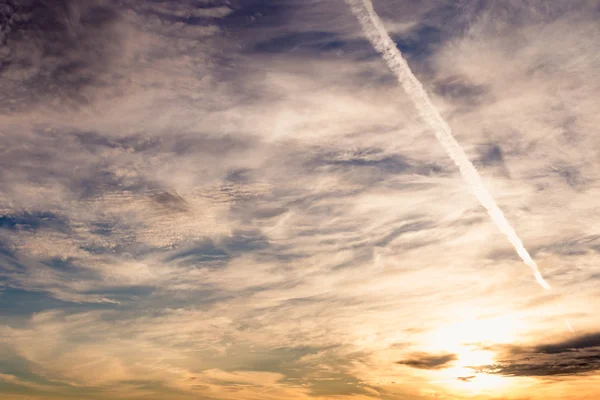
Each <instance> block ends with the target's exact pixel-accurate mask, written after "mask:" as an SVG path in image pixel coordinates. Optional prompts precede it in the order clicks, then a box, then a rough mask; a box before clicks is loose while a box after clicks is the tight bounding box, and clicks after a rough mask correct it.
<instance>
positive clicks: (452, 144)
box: [345, 0, 551, 290]
mask: <svg viewBox="0 0 600 400" xmlns="http://www.w3.org/2000/svg"><path fill="white" fill-rule="evenodd" d="M345 1H346V3H348V5H349V6H350V8H351V9H352V12H353V13H354V15H356V17H357V18H358V20H359V21H360V23H361V25H362V28H363V31H364V33H365V35H366V36H367V38H368V39H369V41H370V42H371V44H372V45H373V47H374V48H375V50H377V52H379V53H380V54H381V55H382V57H383V59H384V60H385V62H386V63H387V65H388V67H389V68H390V69H391V70H392V72H393V73H394V74H395V75H396V77H397V78H398V81H399V82H400V84H401V85H402V87H403V88H404V90H405V91H406V93H407V94H408V96H409V97H410V98H411V100H412V101H413V103H414V105H415V107H416V109H417V111H418V113H419V115H420V116H421V118H422V119H423V120H424V121H425V122H426V123H427V124H428V125H429V127H430V128H431V129H432V130H433V131H434V132H435V136H436V138H437V139H438V141H439V142H440V143H441V144H442V146H443V147H444V150H446V153H448V155H449V156H450V158H451V159H452V161H454V163H455V164H456V165H457V166H458V168H459V170H460V173H461V175H462V177H463V179H464V180H465V181H466V182H467V184H468V185H469V187H470V189H471V191H472V192H473V194H474V195H475V197H477V200H479V202H480V203H481V205H482V206H483V207H485V209H486V210H487V212H488V214H489V215H490V217H491V218H492V220H493V221H494V223H495V224H496V226H497V227H498V228H499V229H500V231H501V232H502V233H504V234H505V235H506V237H507V238H508V241H509V242H510V243H511V244H512V245H513V246H514V248H515V250H516V251H517V254H518V255H519V257H521V259H522V260H523V262H524V263H525V264H526V265H528V266H529V268H531V270H532V272H533V276H534V277H535V279H536V281H537V282H538V283H539V284H540V286H542V287H543V288H544V289H546V290H550V289H551V287H550V285H549V284H548V283H547V282H546V281H545V280H544V278H543V277H542V274H541V273H540V270H539V268H538V266H537V264H536V263H535V261H534V260H533V259H532V258H531V256H530V255H529V253H528V252H527V250H526V249H525V247H524V246H523V243H522V242H521V239H519V237H518V236H517V233H516V232H515V230H514V229H513V228H512V226H510V224H509V223H508V221H507V220H506V218H505V217H504V214H503V213H502V210H500V208H499V207H498V205H497V204H496V201H495V200H494V198H493V197H492V196H491V195H490V193H489V192H488V191H487V189H486V188H485V186H484V185H483V182H482V181H481V177H480V176H479V173H478V172H477V170H476V169H475V167H474V166H473V164H472V163H471V161H470V160H469V158H468V157H467V155H466V154H465V151H464V150H463V149H462V147H460V145H459V144H458V142H457V141H456V139H454V136H452V131H451V130H450V126H448V123H447V122H446V121H445V120H444V118H442V116H441V115H440V113H439V111H438V110H437V108H436V107H435V106H434V105H433V103H432V102H431V99H430V98H429V96H428V95H427V92H426V91H425V89H424V88H423V85H422V84H421V82H419V80H418V79H417V78H416V77H415V75H414V74H413V73H412V71H411V70H410V67H409V66H408V63H407V62H406V60H405V59H404V58H403V57H402V54H401V53H400V51H399V50H398V48H397V47H396V44H395V43H394V41H393V40H392V39H391V38H390V36H389V35H388V33H387V31H386V30H385V27H384V26H383V23H382V22H381V20H380V19H379V17H378V16H377V14H376V13H375V10H374V9H373V4H372V3H371V1H370V0H345Z"/></svg>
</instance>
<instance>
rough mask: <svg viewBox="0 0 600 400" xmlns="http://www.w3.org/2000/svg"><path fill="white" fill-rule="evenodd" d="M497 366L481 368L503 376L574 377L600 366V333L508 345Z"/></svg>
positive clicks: (595, 369)
mask: <svg viewBox="0 0 600 400" xmlns="http://www.w3.org/2000/svg"><path fill="white" fill-rule="evenodd" d="M508 353H509V354H508V355H507V356H506V357H505V358H503V359H502V361H501V362H500V363H498V364H497V365H488V366H484V367H482V368H481V371H484V372H485V373H490V374H500V375H506V376H539V377H550V376H573V375H581V374H589V373H593V372H594V371H597V370H599V369H600V334H598V333H590V334H584V335H580V336H576V337H573V338H568V339H566V340H564V341H562V342H556V343H550V344H543V345H537V346H534V347H531V348H528V347H511V348H509V349H508Z"/></svg>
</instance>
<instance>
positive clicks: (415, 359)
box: [396, 353, 458, 369]
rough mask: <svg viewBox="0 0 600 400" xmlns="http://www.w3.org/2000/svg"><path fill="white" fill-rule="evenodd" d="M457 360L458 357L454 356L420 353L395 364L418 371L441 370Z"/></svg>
mask: <svg viewBox="0 0 600 400" xmlns="http://www.w3.org/2000/svg"><path fill="white" fill-rule="evenodd" d="M457 359H458V357H457V356H456V354H441V355H434V354H427V353H421V354H415V355H413V356H412V357H411V358H408V359H406V360H401V361H397V362H396V364H400V365H407V366H409V367H412V368H419V369H441V368H444V367H446V365H448V364H449V363H451V362H452V361H456V360H457Z"/></svg>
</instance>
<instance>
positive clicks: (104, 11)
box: [0, 0, 120, 111]
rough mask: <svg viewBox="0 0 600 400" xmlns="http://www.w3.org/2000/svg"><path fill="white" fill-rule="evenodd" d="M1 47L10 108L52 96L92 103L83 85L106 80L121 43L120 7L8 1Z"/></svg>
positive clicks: (61, 0) (3, 98)
mask: <svg viewBox="0 0 600 400" xmlns="http://www.w3.org/2000/svg"><path fill="white" fill-rule="evenodd" d="M2 15H3V19H4V38H3V40H2V46H3V47H2V51H1V52H0V57H1V58H0V65H1V67H0V74H1V77H2V81H3V87H2V94H0V104H2V105H3V108H4V110H5V111H8V110H11V109H13V110H14V109H15V108H17V109H18V108H20V107H31V106H32V105H34V104H36V103H37V102H39V101H42V100H47V99H48V97H47V96H53V97H54V99H61V100H63V101H67V102H70V103H73V104H75V103H86V102H87V101H88V98H87V97H86V96H85V95H84V94H83V89H85V88H86V87H89V86H94V85H102V84H104V81H103V80H104V78H106V76H105V73H107V72H108V69H109V66H110V64H111V61H112V60H113V58H114V57H115V56H116V55H117V54H118V52H119V49H120V45H119V43H120V40H119V36H118V34H117V31H116V30H115V29H113V28H114V25H115V22H116V21H117V20H118V19H119V16H118V13H117V12H116V11H115V10H114V8H113V7H111V6H110V5H109V3H108V2H104V1H99V0H94V1H86V2H82V1H75V0H25V1H12V0H11V1H8V2H7V3H6V4H5V6H4V7H3V12H2Z"/></svg>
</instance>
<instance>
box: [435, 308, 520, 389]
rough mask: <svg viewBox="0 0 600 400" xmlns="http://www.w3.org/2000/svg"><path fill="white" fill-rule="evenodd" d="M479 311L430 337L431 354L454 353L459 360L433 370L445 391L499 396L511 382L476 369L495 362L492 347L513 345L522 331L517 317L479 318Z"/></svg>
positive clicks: (469, 312)
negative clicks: (493, 393) (492, 393)
mask: <svg viewBox="0 0 600 400" xmlns="http://www.w3.org/2000/svg"><path fill="white" fill-rule="evenodd" d="M478 314H482V313H477V312H476V310H467V311H466V312H463V313H461V314H459V315H460V318H459V319H458V321H456V322H454V323H451V324H450V325H447V326H445V327H443V328H440V329H439V330H436V331H434V332H433V333H432V334H431V335H428V337H427V339H426V343H428V348H429V351H432V352H438V353H451V354H455V355H456V356H457V359H456V360H455V361H454V362H452V363H450V364H449V365H448V368H443V369H441V370H439V371H434V372H433V374H434V375H435V377H436V378H435V382H439V383H441V384H443V385H444V386H445V387H446V388H448V389H450V390H453V391H457V392H461V393H470V394H479V393H482V392H490V391H494V392H495V393H496V394H499V392H500V391H505V390H507V389H508V388H509V386H510V385H509V383H510V379H508V378H505V377H502V376H498V375H490V374H485V373H476V372H475V369H473V367H479V366H484V365H491V364H494V363H495V362H496V359H495V354H494V352H493V351H491V350H488V348H489V347H490V346H493V345H498V344H507V343H511V342H513V341H514V340H515V339H516V335H517V333H518V331H519V330H520V329H519V328H520V322H519V321H518V319H516V318H515V317H514V316H511V315H510V314H507V315H506V316H501V317H493V318H478V317H477V315H478Z"/></svg>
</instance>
